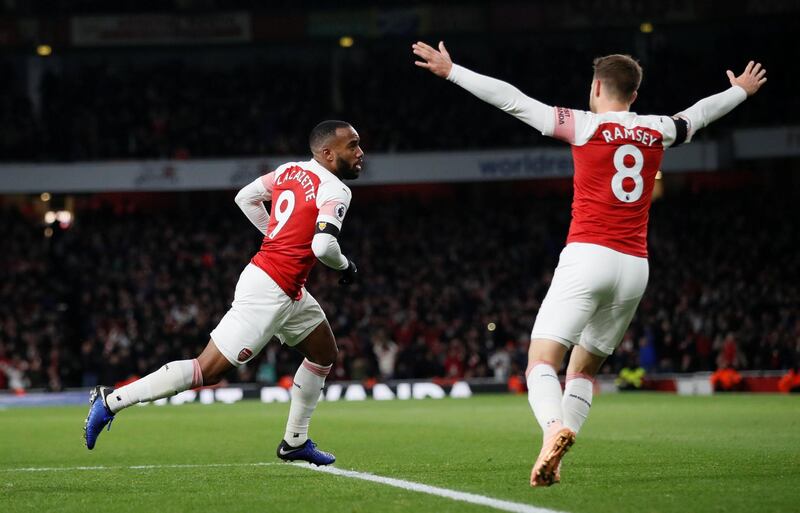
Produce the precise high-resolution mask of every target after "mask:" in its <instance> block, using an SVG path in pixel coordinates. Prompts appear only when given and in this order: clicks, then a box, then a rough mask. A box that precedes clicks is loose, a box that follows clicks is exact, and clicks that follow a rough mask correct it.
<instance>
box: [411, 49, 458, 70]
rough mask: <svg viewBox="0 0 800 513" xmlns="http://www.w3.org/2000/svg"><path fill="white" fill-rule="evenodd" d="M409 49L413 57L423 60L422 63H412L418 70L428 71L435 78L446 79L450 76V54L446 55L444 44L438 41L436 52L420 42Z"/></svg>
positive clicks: (451, 65) (451, 62)
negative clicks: (412, 52)
mask: <svg viewBox="0 0 800 513" xmlns="http://www.w3.org/2000/svg"><path fill="white" fill-rule="evenodd" d="M411 49H412V50H413V51H414V55H416V56H418V57H421V58H422V59H423V62H420V61H415V62H414V64H416V65H417V66H419V67H420V68H425V69H427V70H430V71H431V73H433V74H434V75H436V76H437V77H442V78H447V76H448V75H449V74H450V70H451V69H452V68H453V60H452V59H451V58H450V54H449V53H447V48H445V47H444V42H442V41H439V50H438V51H437V50H436V49H435V48H433V47H432V46H430V45H427V44H425V43H423V42H422V41H417V42H416V43H414V44H413V45H411Z"/></svg>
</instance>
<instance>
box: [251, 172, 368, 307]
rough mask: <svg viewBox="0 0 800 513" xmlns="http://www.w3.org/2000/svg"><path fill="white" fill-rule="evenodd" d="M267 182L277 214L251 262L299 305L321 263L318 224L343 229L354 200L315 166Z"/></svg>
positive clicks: (268, 176) (269, 176) (266, 178)
mask: <svg viewBox="0 0 800 513" xmlns="http://www.w3.org/2000/svg"><path fill="white" fill-rule="evenodd" d="M261 180H262V183H263V185H264V188H265V189H266V191H267V195H268V196H269V197H270V198H271V200H272V209H271V210H270V214H269V224H268V225H267V234H266V235H265V236H264V241H263V242H262V243H261V249H260V250H259V251H258V253H256V255H255V256H254V257H253V259H252V260H251V262H252V263H253V264H254V265H256V266H258V267H260V268H261V269H263V270H264V271H265V272H266V273H267V274H269V275H270V277H272V279H273V280H275V283H277V284H278V285H279V286H280V287H281V289H283V291H284V292H286V294H287V295H288V296H289V297H290V298H292V299H295V300H297V299H300V298H301V297H302V293H303V292H302V291H303V286H304V285H305V283H306V279H307V278H308V274H309V273H310V272H311V269H312V268H313V267H314V264H315V263H316V261H317V259H316V257H315V256H314V253H313V251H312V250H311V241H312V239H313V238H314V231H315V228H316V226H317V223H331V224H333V225H334V226H336V227H337V228H339V229H341V227H342V221H344V217H345V215H346V214H347V209H348V208H349V207H350V199H351V197H352V195H351V192H350V189H349V188H348V187H347V186H346V185H345V184H343V183H342V181H341V180H339V178H337V177H336V176H335V175H334V174H333V173H331V172H330V171H328V170H327V169H325V168H324V167H322V166H321V165H320V164H319V163H318V162H316V161H315V160H310V161H307V162H289V163H286V164H284V165H282V166H280V167H279V168H278V169H276V170H275V171H273V172H271V173H268V174H266V175H264V176H262V177H261Z"/></svg>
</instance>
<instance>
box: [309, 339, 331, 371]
mask: <svg viewBox="0 0 800 513" xmlns="http://www.w3.org/2000/svg"><path fill="white" fill-rule="evenodd" d="M338 354H339V348H338V347H336V345H335V344H334V345H333V346H332V347H327V348H325V349H322V350H319V351H315V352H314V354H312V355H311V357H310V358H308V359H309V360H310V361H311V362H312V363H316V364H317V365H324V366H328V365H333V364H334V363H336V357H337V356H338Z"/></svg>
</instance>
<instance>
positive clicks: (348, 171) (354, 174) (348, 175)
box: [336, 157, 358, 180]
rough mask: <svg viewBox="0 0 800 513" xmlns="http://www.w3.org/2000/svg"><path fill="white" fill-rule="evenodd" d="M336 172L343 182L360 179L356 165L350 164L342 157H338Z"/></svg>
mask: <svg viewBox="0 0 800 513" xmlns="http://www.w3.org/2000/svg"><path fill="white" fill-rule="evenodd" d="M336 171H338V172H339V177H341V178H342V179H343V180H355V179H356V178H358V171H357V170H356V168H355V164H350V163H349V162H347V161H346V160H345V159H343V158H342V157H336Z"/></svg>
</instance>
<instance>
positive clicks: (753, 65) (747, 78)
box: [727, 61, 767, 96]
mask: <svg viewBox="0 0 800 513" xmlns="http://www.w3.org/2000/svg"><path fill="white" fill-rule="evenodd" d="M727 73H728V78H729V79H730V81H731V85H732V86H739V87H741V88H742V89H744V90H745V92H746V93H747V96H753V95H754V94H756V91H758V89H759V88H760V87H761V86H762V85H764V82H766V81H767V76H766V75H767V70H766V69H763V68H762V67H761V63H760V62H753V61H750V62H748V63H747V67H746V68H745V69H744V73H742V74H741V75H739V76H738V77H737V76H736V75H734V74H733V71H731V70H728V72H727Z"/></svg>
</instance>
